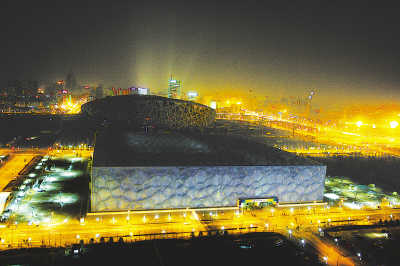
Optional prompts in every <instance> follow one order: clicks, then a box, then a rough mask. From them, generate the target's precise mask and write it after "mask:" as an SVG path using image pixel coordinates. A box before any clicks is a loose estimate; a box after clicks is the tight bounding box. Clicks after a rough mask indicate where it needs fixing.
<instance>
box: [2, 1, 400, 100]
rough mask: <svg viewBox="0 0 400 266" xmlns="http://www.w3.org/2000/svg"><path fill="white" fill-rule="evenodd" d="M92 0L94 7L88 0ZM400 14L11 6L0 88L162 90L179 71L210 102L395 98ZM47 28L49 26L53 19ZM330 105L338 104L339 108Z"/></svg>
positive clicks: (332, 9)
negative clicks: (217, 96) (71, 82)
mask: <svg viewBox="0 0 400 266" xmlns="http://www.w3.org/2000/svg"><path fill="white" fill-rule="evenodd" d="M88 3H90V2H88ZM396 13H397V9H395V8H390V7H387V8H380V7H377V6H376V7H374V6H369V7H367V6H357V5H353V6H351V5H346V6H338V5H335V4H332V3H330V4H329V5H322V4H321V3H320V4H315V3H309V4H308V5H304V4H296V3H291V2H287V3H282V4H276V3H275V4H269V5H267V4H264V5H261V4H255V2H252V1H250V2H247V3H242V4H240V5H235V4H229V5H224V4H222V3H218V4H216V3H205V2H204V3H202V4H193V3H191V4H190V5H189V4H186V5H182V4H180V3H179V2H176V1H170V2H168V3H167V4H166V3H164V4H159V5H158V6H151V5H149V4H146V3H140V4H126V3H125V4H123V3H122V2H120V3H115V4H113V6H108V5H107V4H106V3H102V2H96V3H94V2H93V3H92V4H91V5H89V4H88V5H87V6H83V5H74V4H73V3H68V4H65V5H64V6H63V7H61V8H60V7H58V6H57V4H56V3H51V2H47V1H42V2H40V3H35V4H31V3H27V4H26V8H24V9H23V10H21V9H20V8H19V7H18V6H17V5H16V4H15V3H8V4H7V5H6V7H5V8H4V9H3V10H2V14H1V15H2V16H1V22H2V24H3V25H4V27H5V28H6V31H5V40H7V41H6V42H2V44H0V54H1V57H2V58H3V63H2V64H1V67H0V70H1V74H0V86H6V84H7V82H8V81H9V80H13V79H23V80H25V79H32V80H42V81H48V80H59V79H63V78H65V76H66V74H67V73H68V72H69V71H70V70H71V69H72V70H73V72H74V74H76V76H77V78H78V80H79V81H81V82H84V83H98V84H104V86H105V87H123V88H124V87H125V88H127V87H130V86H134V85H138V86H145V87H149V88H153V89H154V90H155V91H158V90H162V89H166V88H167V80H168V77H169V76H170V75H171V74H173V75H174V76H176V77H177V78H179V79H180V80H182V82H183V84H184V86H185V88H188V89H196V90H198V91H200V92H201V93H203V94H209V93H214V92H215V91H221V92H226V91H233V92H239V93H247V92H249V91H250V90H251V91H252V92H253V93H254V94H256V95H276V96H278V97H285V96H287V97H288V96H294V97H301V96H304V95H305V94H307V90H308V89H310V88H313V89H316V90H318V93H317V95H316V97H315V98H314V101H315V103H319V104H332V103H334V102H344V103H346V102H353V101H359V102H372V101H380V102H387V101H397V100H398V99H400V90H399V85H400V80H399V78H398V76H399V75H398V70H397V69H399V68H398V66H399V65H398V64H399V63H398V60H397V58H398V56H399V55H400V53H399V51H398V50H397V47H398V44H399V42H400V40H399V39H398V38H397V36H396V32H397V30H396V29H397V25H398V22H399V20H398V18H397V15H396ZM50 22H51V23H50ZM332 99H335V101H332Z"/></svg>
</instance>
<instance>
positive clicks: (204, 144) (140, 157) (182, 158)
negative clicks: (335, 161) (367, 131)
mask: <svg viewBox="0 0 400 266" xmlns="http://www.w3.org/2000/svg"><path fill="white" fill-rule="evenodd" d="M239 165H241V166H250V165H260V166H269V165H271V166H272V165H277V166H278V165H320V164H319V163H317V162H314V161H312V160H309V159H306V158H302V157H297V156H296V155H294V154H290V153H287V152H284V151H281V150H279V149H276V148H273V147H271V146H268V145H266V144H263V143H259V142H256V141H252V140H249V139H248V138H245V137H238V136H227V135H206V134H200V133H193V132H191V133H190V132H168V131H158V132H156V133H155V132H153V133H145V132H143V131H141V132H138V131H130V130H126V129H125V130H124V129H117V128H110V129H107V130H104V131H103V132H101V133H99V134H98V135H97V136H96V144H95V150H94V161H93V166H94V167H110V166H114V167H126V166H239Z"/></svg>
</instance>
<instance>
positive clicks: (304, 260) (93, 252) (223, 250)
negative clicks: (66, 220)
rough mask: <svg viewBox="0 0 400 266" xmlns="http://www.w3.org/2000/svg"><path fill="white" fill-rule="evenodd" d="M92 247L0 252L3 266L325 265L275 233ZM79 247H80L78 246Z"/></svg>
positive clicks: (307, 251)
mask: <svg viewBox="0 0 400 266" xmlns="http://www.w3.org/2000/svg"><path fill="white" fill-rule="evenodd" d="M108 241H109V240H108V239H107V240H106V243H105V244H95V245H87V246H85V247H84V248H83V253H82V254H81V255H75V256H74V255H73V250H72V254H71V255H69V256H64V249H47V250H46V249H32V250H25V251H23V250H20V251H14V252H15V253H17V254H15V255H11V254H10V255H9V256H7V257H5V256H2V254H1V253H0V264H2V265H3V264H20V263H24V264H26V263H28V264H29V265H165V266H167V265H171V266H173V265H238V266H239V265H240V266H242V265H257V264H262V265H322V264H321V263H320V261H319V258H318V256H317V255H315V254H314V253H312V251H310V249H308V248H307V246H306V247H305V248H303V247H301V246H300V245H298V244H297V243H296V242H291V241H289V240H287V239H286V238H284V237H283V236H281V235H278V234H275V233H257V234H247V235H242V236H241V237H240V238H238V237H230V236H224V237H222V236H212V237H204V238H197V239H192V240H152V241H142V242H136V243H118V240H114V241H115V242H117V243H112V244H110V243H108ZM76 249H80V247H79V245H77V247H76Z"/></svg>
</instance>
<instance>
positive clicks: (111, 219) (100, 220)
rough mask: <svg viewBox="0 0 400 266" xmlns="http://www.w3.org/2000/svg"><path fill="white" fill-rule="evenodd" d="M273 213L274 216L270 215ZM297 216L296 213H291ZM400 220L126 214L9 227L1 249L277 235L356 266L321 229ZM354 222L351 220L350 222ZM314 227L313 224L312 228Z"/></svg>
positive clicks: (372, 214) (376, 215)
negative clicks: (109, 240)
mask: <svg viewBox="0 0 400 266" xmlns="http://www.w3.org/2000/svg"><path fill="white" fill-rule="evenodd" d="M272 209H274V211H273V212H272V211H271V210H272ZM292 210H293V211H292ZM390 215H392V216H391V217H392V218H393V219H399V218H400V209H396V208H383V209H376V210H372V209H371V210H350V209H345V208H329V209H328V208H326V207H325V206H320V207H312V208H308V207H299V208H292V207H284V206H283V207H279V208H267V209H264V210H255V211H251V212H250V211H249V212H241V211H237V210H224V211H216V210H213V211H194V210H181V211H176V212H172V211H171V212H170V213H168V212H163V213H157V212H155V211H152V212H147V213H146V212H129V213H127V212H125V213H119V214H118V213H108V214H94V213H92V214H89V215H88V216H87V217H86V218H85V219H83V220H81V221H76V220H71V221H65V222H64V221H57V220H56V219H52V220H51V221H50V222H49V223H48V224H40V225H29V224H9V225H3V228H0V237H1V239H2V240H1V242H0V248H1V249H6V248H10V247H18V246H20V247H22V246H25V247H26V246H41V245H46V246H66V245H69V244H72V243H77V242H79V241H80V240H83V241H84V242H85V243H88V242H89V240H90V239H93V241H95V242H99V241H100V238H101V237H105V238H106V241H107V238H108V237H113V238H114V241H117V240H118V239H119V238H120V237H122V238H123V239H124V241H138V240H145V239H152V238H175V237H179V238H189V237H191V235H192V232H193V234H194V235H198V234H199V233H200V232H202V234H203V235H206V234H208V232H214V233H215V232H216V231H219V232H221V231H227V232H229V234H242V233H247V232H266V231H271V232H278V233H281V234H283V235H286V236H288V237H289V238H292V237H295V238H297V239H305V241H306V242H307V243H309V244H310V245H312V246H313V247H314V248H315V249H316V250H317V251H318V252H319V253H320V256H321V258H323V257H326V258H327V262H328V264H330V265H336V263H337V262H339V263H338V265H354V264H353V262H352V259H351V258H350V257H346V256H344V255H342V253H341V252H340V250H338V249H337V247H336V246H335V245H332V244H330V243H329V242H326V241H323V240H321V239H319V238H318V237H316V234H317V233H318V231H319V229H320V228H322V229H324V228H328V227H331V226H335V225H348V224H353V225H367V224H373V223H376V221H378V220H379V219H383V220H384V219H389V217H390ZM348 218H350V219H348ZM310 221H313V222H312V223H311V222H310Z"/></svg>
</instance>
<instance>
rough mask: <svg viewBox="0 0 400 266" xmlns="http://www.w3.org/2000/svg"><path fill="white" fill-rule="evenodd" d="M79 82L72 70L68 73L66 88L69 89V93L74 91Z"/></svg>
mask: <svg viewBox="0 0 400 266" xmlns="http://www.w3.org/2000/svg"><path fill="white" fill-rule="evenodd" d="M77 86H78V84H77V82H76V78H75V75H74V74H73V73H72V71H71V72H69V73H68V75H67V78H66V79H65V89H66V90H68V93H72V92H73V91H74V90H75V89H76V88H77Z"/></svg>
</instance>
